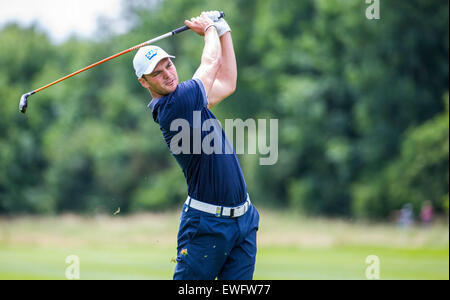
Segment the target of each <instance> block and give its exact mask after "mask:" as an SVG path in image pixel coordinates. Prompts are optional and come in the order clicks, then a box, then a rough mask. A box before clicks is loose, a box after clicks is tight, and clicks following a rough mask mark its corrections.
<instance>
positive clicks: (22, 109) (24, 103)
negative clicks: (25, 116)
mask: <svg viewBox="0 0 450 300" xmlns="http://www.w3.org/2000/svg"><path fill="white" fill-rule="evenodd" d="M223 17H225V14H224V13H223V12H220V17H219V18H223ZM186 30H189V27H187V26H183V27H180V28H177V29H175V30H172V31H170V32H168V33H166V34H163V35H161V36H159V37H156V38H154V39H151V40H148V41H146V42H144V43H141V44H139V45H136V46H134V47H131V48H129V49H127V50H124V51H122V52H119V53H117V54H114V55H112V56H110V57H107V58H105V59H102V60H100V61H98V62H96V63H94V64H92V65H89V66H87V67H85V68H82V69H80V70H78V71H76V72H73V73H71V74H69V75H66V76H64V77H62V78H60V79H58V80H56V81H53V82H52V83H49V84H47V85H44V86H43V87H40V88H38V89H36V90H33V91H31V92H29V93H26V94H24V95H22V97H21V98H20V103H19V110H20V112H22V113H25V112H26V109H27V106H28V97H29V96H31V95H33V94H36V93H38V92H40V91H42V90H45V89H46V88H48V87H51V86H52V85H55V84H57V83H59V82H61V81H64V80H66V79H68V78H70V77H73V76H75V75H77V74H80V73H81V72H84V71H86V70H89V69H92V68H94V67H96V66H98V65H100V64H102V63H104V62H107V61H110V60H112V59H114V58H116V57H119V56H121V55H124V54H126V53H128V52H131V51H134V50H136V49H139V48H142V47H144V46H147V45H150V44H152V43H155V42H157V41H160V40H162V39H165V38H167V37H170V36H173V35H175V34H178V33H181V32H183V31H186Z"/></svg>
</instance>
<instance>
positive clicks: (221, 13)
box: [172, 11, 225, 35]
mask: <svg viewBox="0 0 450 300" xmlns="http://www.w3.org/2000/svg"><path fill="white" fill-rule="evenodd" d="M223 17H225V13H224V12H223V11H221V12H220V16H219V19H222V18H223ZM186 30H189V27H187V26H183V27H180V28H177V29H175V30H173V31H172V35H175V34H178V33H180V32H183V31H186Z"/></svg>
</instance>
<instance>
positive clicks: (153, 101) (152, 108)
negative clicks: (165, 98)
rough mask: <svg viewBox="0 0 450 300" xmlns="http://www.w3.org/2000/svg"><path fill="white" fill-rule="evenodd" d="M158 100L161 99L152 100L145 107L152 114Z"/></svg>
mask: <svg viewBox="0 0 450 300" xmlns="http://www.w3.org/2000/svg"><path fill="white" fill-rule="evenodd" d="M159 99H161V98H156V99H152V101H150V103H149V104H148V105H147V107H149V108H150V109H151V110H152V112H153V110H154V109H155V105H156V104H157V103H158V102H159Z"/></svg>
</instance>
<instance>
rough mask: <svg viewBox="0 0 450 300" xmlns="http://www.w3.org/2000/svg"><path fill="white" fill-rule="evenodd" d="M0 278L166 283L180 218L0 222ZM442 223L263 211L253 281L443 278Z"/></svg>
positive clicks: (445, 271) (444, 244) (446, 255)
mask: <svg viewBox="0 0 450 300" xmlns="http://www.w3.org/2000/svg"><path fill="white" fill-rule="evenodd" d="M0 226H1V227H0V279H65V270H66V268H67V267H68V266H69V265H68V264H66V261H65V260H66V257H67V256H69V255H76V256H78V257H79V260H80V278H81V279H171V278H172V273H173V270H174V268H175V263H173V262H171V259H173V258H174V257H175V256H176V233H177V227H178V214H175V213H173V214H145V215H135V216H120V215H118V216H115V217H113V216H107V217H105V216H100V217H93V218H84V217H78V216H72V215H66V216H62V217H26V218H25V217H23V218H14V219H9V220H6V219H1V220H0ZM448 234H449V232H448V225H435V226H433V227H432V228H420V227H414V228H410V229H407V230H405V229H399V228H397V227H396V226H395V225H382V224H381V225H380V224H355V223H350V222H346V221H340V220H326V219H304V218H302V217H300V216H297V215H293V214H290V213H281V212H279V213H273V212H269V211H266V210H261V226H260V231H259V237H258V240H259V250H258V256H257V263H256V271H255V279H357V280H358V279H360V280H364V279H366V275H365V273H366V268H367V267H368V264H366V258H367V256H369V255H376V256H377V257H378V258H379V264H380V279H449V251H448Z"/></svg>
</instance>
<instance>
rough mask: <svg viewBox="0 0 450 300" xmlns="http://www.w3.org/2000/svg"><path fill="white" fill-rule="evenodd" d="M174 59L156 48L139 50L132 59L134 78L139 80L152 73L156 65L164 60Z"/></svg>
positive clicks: (148, 47) (147, 47)
mask: <svg viewBox="0 0 450 300" xmlns="http://www.w3.org/2000/svg"><path fill="white" fill-rule="evenodd" d="M168 57H170V58H175V56H172V55H169V54H167V52H166V51H164V50H163V49H161V48H160V47H158V46H145V47H142V48H140V49H139V51H138V52H137V53H136V55H135V56H134V59H133V66H134V70H135V71H136V76H137V77H138V78H141V77H142V76H143V75H147V74H150V73H152V72H153V70H154V69H155V67H156V65H157V64H158V63H159V62H160V61H161V60H163V59H164V58H168Z"/></svg>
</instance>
